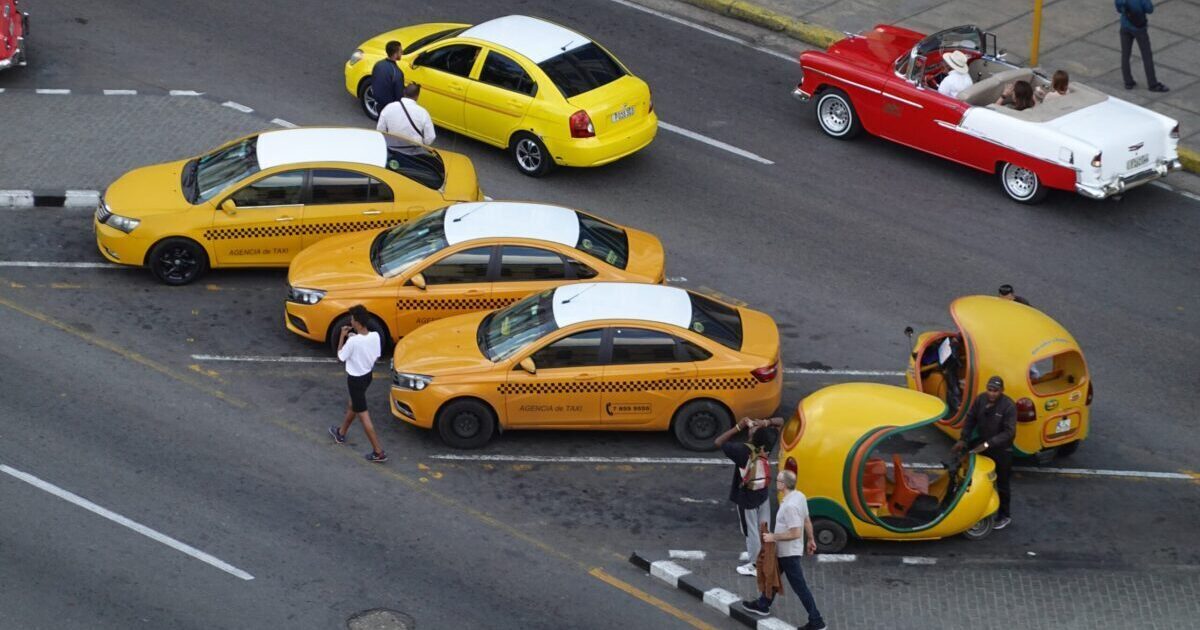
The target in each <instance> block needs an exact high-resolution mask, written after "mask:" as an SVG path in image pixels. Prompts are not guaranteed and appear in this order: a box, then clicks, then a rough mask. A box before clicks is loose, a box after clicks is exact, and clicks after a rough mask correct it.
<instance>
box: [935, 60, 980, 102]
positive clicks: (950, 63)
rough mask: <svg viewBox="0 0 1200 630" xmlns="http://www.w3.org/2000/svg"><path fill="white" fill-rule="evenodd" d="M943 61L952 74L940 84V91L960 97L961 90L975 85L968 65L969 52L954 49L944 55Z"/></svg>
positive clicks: (951, 96) (952, 96) (950, 95)
mask: <svg viewBox="0 0 1200 630" xmlns="http://www.w3.org/2000/svg"><path fill="white" fill-rule="evenodd" d="M942 61H944V62H946V67H947V68H950V74H948V75H946V78H944V79H942V82H941V83H939V84H938V92H941V93H942V94H945V95H946V96H949V97H950V98H958V93H959V92H961V91H963V90H965V89H967V88H969V87H971V86H972V85H974V82H973V81H971V72H970V69H969V68H968V67H967V63H968V59H967V54H966V53H964V52H963V51H961V50H952V51H950V52H948V53H946V54H944V55H942Z"/></svg>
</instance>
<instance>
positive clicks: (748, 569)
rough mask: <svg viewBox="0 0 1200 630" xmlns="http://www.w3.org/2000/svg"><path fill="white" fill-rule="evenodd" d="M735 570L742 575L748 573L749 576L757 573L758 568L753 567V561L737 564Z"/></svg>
mask: <svg viewBox="0 0 1200 630" xmlns="http://www.w3.org/2000/svg"><path fill="white" fill-rule="evenodd" d="M737 572H738V573H741V574H742V575H750V576H757V575H758V569H755V568H754V564H753V563H750V564H743V565H739V566H738V568H737Z"/></svg>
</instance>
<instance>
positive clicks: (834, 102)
mask: <svg viewBox="0 0 1200 630" xmlns="http://www.w3.org/2000/svg"><path fill="white" fill-rule="evenodd" d="M813 111H814V112H815V113H816V116H817V124H818V125H820V126H821V131H824V132H825V135H827V136H829V137H830V138H837V139H838V140H849V139H850V138H853V137H855V136H857V135H858V134H859V133H860V132H861V131H862V123H861V122H859V120H858V112H856V111H854V105H853V104H852V103H851V102H850V97H849V96H847V95H846V93H845V92H843V91H841V90H839V89H836V88H831V89H828V90H825V91H824V92H822V93H821V95H820V96H818V97H817V102H816V106H815V107H813Z"/></svg>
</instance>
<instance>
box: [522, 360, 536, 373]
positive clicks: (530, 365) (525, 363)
mask: <svg viewBox="0 0 1200 630" xmlns="http://www.w3.org/2000/svg"><path fill="white" fill-rule="evenodd" d="M517 365H518V366H519V367H520V368H521V369H522V370H525V371H526V372H529V373H530V374H537V364H536V363H534V362H533V357H525V358H524V359H521V362H520V363H518V364H517Z"/></svg>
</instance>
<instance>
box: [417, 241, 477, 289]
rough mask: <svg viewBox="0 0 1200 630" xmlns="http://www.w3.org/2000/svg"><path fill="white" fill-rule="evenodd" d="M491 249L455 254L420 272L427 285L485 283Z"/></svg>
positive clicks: (471, 250)
mask: <svg viewBox="0 0 1200 630" xmlns="http://www.w3.org/2000/svg"><path fill="white" fill-rule="evenodd" d="M491 260H492V247H491V246H490V245H489V246H487V247H476V248H474V249H465V250H463V251H461V252H455V253H453V254H450V255H449V256H446V257H445V258H443V259H441V260H439V261H437V262H435V263H433V264H432V265H429V266H428V267H426V268H425V269H423V270H421V275H423V276H425V282H426V283H427V284H465V283H468V282H487V279H488V265H489V264H490V263H491Z"/></svg>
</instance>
